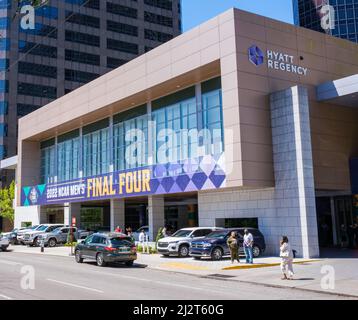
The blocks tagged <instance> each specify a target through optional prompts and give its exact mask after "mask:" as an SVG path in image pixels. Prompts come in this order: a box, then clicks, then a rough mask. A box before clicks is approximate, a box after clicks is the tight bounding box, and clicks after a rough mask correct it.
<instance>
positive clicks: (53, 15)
mask: <svg viewBox="0 0 358 320" xmlns="http://www.w3.org/2000/svg"><path fill="white" fill-rule="evenodd" d="M35 14H36V15H37V16H40V17H44V18H49V19H55V20H57V19H58V9H57V8H56V7H51V6H46V5H45V6H40V7H38V8H36V9H35Z"/></svg>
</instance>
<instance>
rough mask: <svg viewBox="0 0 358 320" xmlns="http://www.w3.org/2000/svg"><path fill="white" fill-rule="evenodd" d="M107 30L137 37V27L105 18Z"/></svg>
mask: <svg viewBox="0 0 358 320" xmlns="http://www.w3.org/2000/svg"><path fill="white" fill-rule="evenodd" d="M107 30H108V31H113V32H117V33H122V34H128V35H130V36H134V37H138V27H135V26H131V25H130V24H125V23H120V22H116V21H111V20H107Z"/></svg>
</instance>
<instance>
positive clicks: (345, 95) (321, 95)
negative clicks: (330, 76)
mask: <svg viewBox="0 0 358 320" xmlns="http://www.w3.org/2000/svg"><path fill="white" fill-rule="evenodd" d="M316 90H317V100H318V101H322V102H328V103H334V104H338V105H343V106H347V107H356V108H358V74H355V75H352V76H349V77H346V78H341V79H338V80H334V81H329V82H325V83H322V84H320V85H319V86H317V88H316Z"/></svg>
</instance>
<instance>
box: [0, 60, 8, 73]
mask: <svg viewBox="0 0 358 320" xmlns="http://www.w3.org/2000/svg"><path fill="white" fill-rule="evenodd" d="M8 67H9V59H0V71H5V70H6V69H7V68H8Z"/></svg>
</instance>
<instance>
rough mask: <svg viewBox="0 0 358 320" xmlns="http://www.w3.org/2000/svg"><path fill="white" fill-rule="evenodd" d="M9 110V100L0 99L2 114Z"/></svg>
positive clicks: (0, 112) (0, 111)
mask: <svg viewBox="0 0 358 320" xmlns="http://www.w3.org/2000/svg"><path fill="white" fill-rule="evenodd" d="M8 110H9V104H8V102H7V101H0V114H1V115H6V114H7V113H8Z"/></svg>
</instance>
